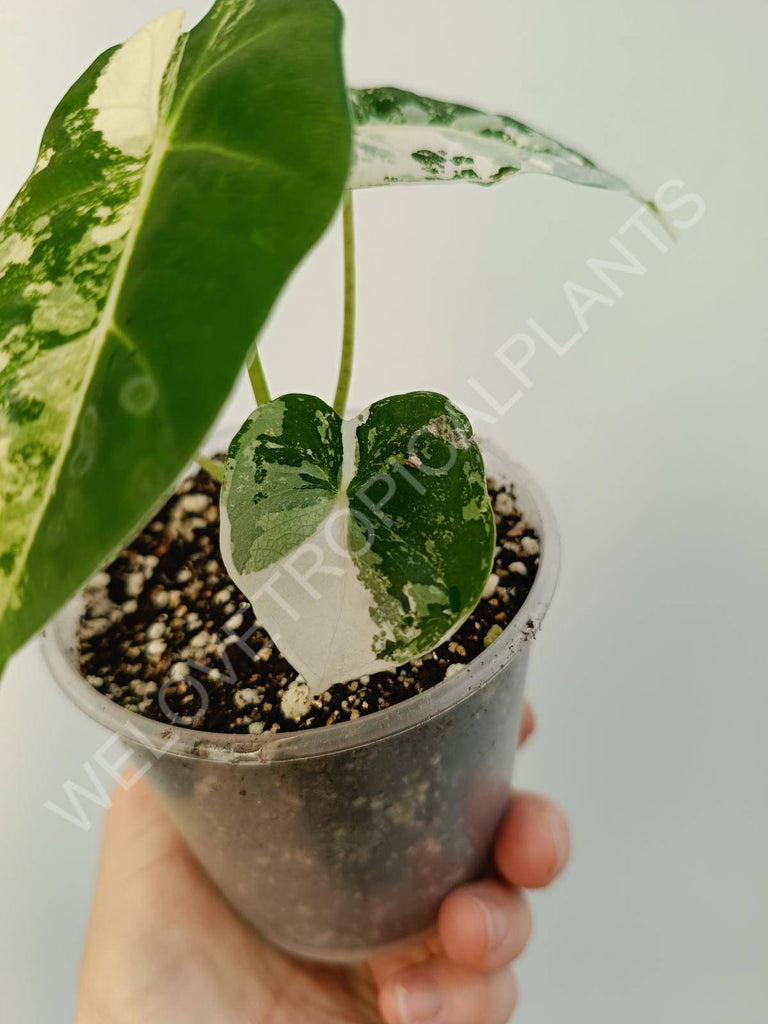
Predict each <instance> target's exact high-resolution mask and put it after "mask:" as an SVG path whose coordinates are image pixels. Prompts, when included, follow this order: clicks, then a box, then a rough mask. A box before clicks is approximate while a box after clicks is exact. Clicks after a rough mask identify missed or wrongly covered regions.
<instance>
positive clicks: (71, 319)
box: [0, 0, 350, 665]
mask: <svg viewBox="0 0 768 1024" xmlns="http://www.w3.org/2000/svg"><path fill="white" fill-rule="evenodd" d="M182 16H183V14H182V12H180V11H176V12H173V13H171V14H169V15H167V16H165V17H163V18H160V19H159V20H158V21H155V22H153V23H152V24H151V25H149V26H147V27H146V28H145V29H144V30H143V31H141V32H140V33H139V34H138V35H137V36H135V37H134V38H133V39H132V40H130V41H129V42H128V43H126V44H125V45H124V46H122V47H120V48H118V49H113V50H110V51H108V52H107V53H105V54H104V55H103V56H101V57H100V58H99V59H98V60H97V61H96V62H95V64H94V65H93V66H92V67H91V68H90V70H88V71H87V72H86V73H85V74H84V75H83V77H82V78H81V79H80V80H79V81H78V82H77V83H76V84H75V85H74V86H73V87H72V89H71V90H70V91H69V93H68V94H67V95H66V97H65V98H64V100H63V101H62V102H61V104H60V105H59V107H58V108H57V110H56V111H55V113H54V115H53V117H52V119H51V122H50V124H49V125H48V128H47V130H46V132H45V135H44V138H43V143H42V147H41V151H40V157H39V160H38V162H37V166H36V168H35V171H34V173H33V175H32V177H31V178H30V179H29V181H28V182H27V183H26V185H25V186H24V187H23V189H22V190H21V192H20V194H19V195H18V197H17V198H16V200H15V201H14V203H13V205H12V206H11V208H10V209H9V211H8V212H7V214H6V215H5V217H4V218H3V220H2V222H0V510H1V512H2V540H1V541H0V665H1V664H2V662H3V661H4V660H5V659H6V658H7V657H8V655H9V654H10V653H12V652H13V650H14V649H15V648H17V647H18V646H19V645H20V644H21V643H22V642H23V641H24V640H25V639H26V638H27V637H28V636H30V635H31V634H32V633H33V632H34V631H35V630H37V629H38V628H39V627H40V626H41V625H43V624H44V623H45V621H46V620H47V619H48V618H49V617H50V615H51V614H52V612H53V611H54V610H55V609H56V608H57V607H58V606H59V605H60V604H61V603H62V602H63V601H65V600H66V599H67V597H68V596H69V595H70V594H72V593H73V592H75V591H76V589H77V588H78V586H79V585H81V583H82V582H83V581H84V580H85V579H87V577H88V575H89V574H90V573H91V572H92V571H94V570H95V569H96V568H97V567H98V566H99V565H100V564H101V563H103V562H104V560H105V559H106V558H107V557H108V556H109V555H110V553H111V552H112V551H114V550H116V549H117V548H118V547H119V545H120V544H121V543H122V542H124V540H125V539H126V538H127V537H129V536H130V534H131V533H132V531H133V530H135V529H136V528H137V526H138V525H139V523H140V522H141V521H142V520H143V519H144V518H145V517H146V516H147V515H148V513H149V511H150V510H151V509H152V508H153V507H154V506H156V505H157V504H158V502H159V500H160V499H161V498H162V495H163V494H164V492H165V491H167V489H168V488H169V487H171V485H172V484H173V481H174V478H175V477H176V476H177V475H178V473H179V472H180V471H181V470H182V469H183V467H184V466H185V465H186V464H187V463H188V462H189V461H190V459H191V457H192V456H193V454H194V452H195V451H196V449H197V447H198V445H199V443H200V441H201V439H202V438H203V437H204V435H205V434H206V432H207V430H208V428H209V426H210V424H211V422H212V421H213V419H214V418H215V416H216V414H217V413H218V411H219V409H220V408H221V405H222V403H223V402H224V400H225V399H226V396H227V395H228V393H229V391H230V389H231V387H232V385H233V382H234V381H235V378H236V375H237V373H238V371H239V370H240V368H241V367H242V365H243V362H244V360H245V358H246V356H247V354H248V352H249V350H250V349H251V347H252V344H253V342H254V339H255V337H256V335H257V333H258V331H259V330H260V328H261V326H262V325H263V323H264V321H265V319H266V317H267V315H268V313H269V311H270V309H271V307H272V305H273V303H274V301H275V298H276V297H277V295H278V293H279V292H280V290H281V288H282V286H283V284H284V283H285V281H286V279H287V277H288V276H289V274H290V273H291V272H292V270H293V269H294V267H295V266H296V264H297V263H298V262H299V260H300V259H301V258H302V257H303V256H304V254H305V253H306V252H307V250H308V249H309V248H310V246H312V245H313V244H314V242H315V241H316V240H317V239H318V237H319V236H320V234H321V233H322V232H323V230H324V229H325V227H326V226H327V224H328V222H329V220H330V218H331V216H332V214H333V212H334V210H335V208H336V206H337V204H338V202H339V199H340V196H341V193H342V190H343V185H344V181H345V179H346V174H347V170H348V164H349V149H350V126H349V111H348V101H347V96H346V90H345V86H344V81H343V72H342V63H341V54H340V42H341V30H342V24H341V17H340V15H339V12H338V10H337V8H336V7H335V5H334V4H333V3H332V2H331V0H218V2H217V3H216V4H215V5H214V7H213V8H212V10H211V12H210V13H209V14H208V15H207V16H206V17H205V18H204V19H203V20H202V21H201V22H200V23H199V24H198V25H197V26H196V27H195V28H194V29H193V30H192V31H191V32H190V33H188V34H180V27H181V20H182Z"/></svg>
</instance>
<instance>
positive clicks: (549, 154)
mask: <svg viewBox="0 0 768 1024" xmlns="http://www.w3.org/2000/svg"><path fill="white" fill-rule="evenodd" d="M350 95H351V100H352V118H353V123H354V131H355V152H354V163H353V167H352V172H351V177H350V180H349V183H348V187H349V188H371V187H373V186H376V185H396V184H401V183H418V182H434V181H453V182H456V181H464V182H472V183H474V184H476V185H494V184H496V182H499V181H503V180H504V179H505V178H509V177H512V176H513V175H515V174H531V173H533V174H552V175H555V177H558V178H563V179H564V180H565V181H570V182H573V183H574V184H576V185H588V186H590V187H592V188H602V189H610V190H612V191H614V192H625V193H627V194H628V195H631V196H633V197H634V198H636V199H638V201H639V202H641V203H645V202H646V201H645V200H644V199H642V198H641V197H640V196H637V195H636V194H635V193H634V192H633V191H632V189H631V188H630V187H629V185H627V183H626V182H624V181H622V180H621V179H620V178H617V177H616V176H615V175H613V174H609V173H608V171H603V170H601V169H600V168H599V167H597V166H596V165H595V164H594V163H592V161H591V160H590V159H589V158H588V157H586V156H584V155H583V154H582V153H578V152H577V151H576V150H575V149H570V148H569V147H568V146H565V145H563V143H561V142H557V141H556V140H555V139H552V138H550V137H549V136H548V135H542V133H541V132H537V131H534V129H533V128H529V127H528V126H527V125H524V124H522V123H521V122H520V121H516V120H515V119H514V118H512V117H505V116H504V115H502V114H485V113H483V112H482V111H480V110H475V109H473V108H472V107H464V106H460V105H459V104H456V103H445V102H443V101H441V100H433V99H428V98H427V97H426V96H417V95H416V94H415V93H412V92H404V91H403V90H402V89H391V88H379V89H355V90H352V91H351V93H350Z"/></svg>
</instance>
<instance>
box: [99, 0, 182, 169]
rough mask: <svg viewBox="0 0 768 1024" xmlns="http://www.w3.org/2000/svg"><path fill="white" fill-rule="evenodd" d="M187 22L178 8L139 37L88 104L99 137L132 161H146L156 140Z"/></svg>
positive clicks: (102, 77)
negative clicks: (164, 90) (163, 94)
mask: <svg viewBox="0 0 768 1024" xmlns="http://www.w3.org/2000/svg"><path fill="white" fill-rule="evenodd" d="M183 21H184V11H183V10H182V9H181V8H178V9H177V10H175V11H170V12H169V13H168V14H166V15H163V17H161V18H158V19H157V20H156V21H153V22H151V23H150V24H149V25H147V26H146V27H145V28H143V29H141V31H140V32H137V33H136V35H135V36H133V38H132V39H130V40H129V41H128V42H127V43H126V44H125V45H124V46H121V47H120V49H119V50H118V51H117V53H116V54H115V55H114V57H113V58H112V60H111V61H110V62H109V64H107V66H106V68H105V69H104V71H103V72H102V73H101V75H100V77H99V80H98V82H97V83H96V89H95V90H94V92H93V93H92V95H91V97H90V99H89V100H88V106H89V107H90V108H91V110H93V111H94V114H95V116H94V119H93V126H94V128H95V129H96V131H99V132H101V134H102V135H103V137H104V141H105V142H106V143H107V145H108V146H111V147H112V148H113V149H119V150H120V152H121V153H124V154H125V155H126V156H132V157H142V156H144V155H145V154H146V153H147V151H148V150H149V148H150V146H151V145H152V143H153V142H154V140H155V133H156V131H157V124H158V120H159V111H160V90H161V87H162V84H163V78H164V76H165V72H166V69H167V67H168V64H169V62H170V59H171V56H172V55H173V51H174V49H175V48H176V43H177V42H178V39H179V35H180V34H181V25H182V22H183Z"/></svg>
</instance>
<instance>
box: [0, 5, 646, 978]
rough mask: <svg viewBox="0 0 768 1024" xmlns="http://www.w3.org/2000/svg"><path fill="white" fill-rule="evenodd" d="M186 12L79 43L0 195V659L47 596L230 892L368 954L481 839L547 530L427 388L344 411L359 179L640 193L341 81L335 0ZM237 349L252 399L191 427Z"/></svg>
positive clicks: (295, 943)
mask: <svg viewBox="0 0 768 1024" xmlns="http://www.w3.org/2000/svg"><path fill="white" fill-rule="evenodd" d="M181 23H182V13H181V12H178V11H176V12H172V13H171V14H169V15H167V16H165V17H163V18H160V19H159V20H157V21H155V22H153V23H152V24H151V25H149V26H147V27H146V28H144V29H143V30H142V31H141V32H139V33H138V34H137V35H136V36H135V37H134V38H133V39H131V40H130V41H129V42H127V43H126V44H125V45H123V46H120V47H116V48H114V49H112V50H109V51H107V52H106V53H105V54H103V55H102V56H101V57H99V58H98V60H97V61H96V62H95V63H94V64H93V65H92V67H91V68H90V69H89V70H88V71H86V72H85V74H84V75H83V76H82V78H81V79H80V80H79V81H78V82H77V83H76V84H75V85H74V86H73V87H72V89H71V90H70V91H69V92H68V93H67V95H66V96H65V97H64V99H63V100H62V102H61V103H60V104H59V106H58V107H57V109H56V111H55V112H54V115H53V117H52V119H51V121H50V123H49V125H48V127H47V129H46V132H45V134H44V137H43V142H42V146H41V150H40V156H39V159H38V162H37V165H36V167H35V169H34V172H33V174H32V176H31V177H30V179H29V180H28V182H27V183H26V184H25V185H24V187H23V188H22V190H21V192H20V193H19V195H18V196H17V198H16V200H15V201H14V203H13V204H12V206H11V207H10V209H9V210H8V212H7V213H6V215H5V217H4V219H3V221H2V223H1V224H0V339H2V342H1V345H2V357H0V368H1V369H0V401H1V402H2V416H1V418H0V431H1V432H2V484H1V487H2V542H1V543H0V663H4V662H5V661H6V660H7V659H8V657H10V655H11V654H12V653H13V652H14V651H15V650H16V649H17V648H18V647H19V646H20V645H21V644H23V643H24V642H25V641H26V640H27V639H29V638H30V637H31V636H32V635H33V634H35V633H36V632H37V631H38V630H39V629H40V628H41V627H43V626H44V625H45V624H46V623H48V622H49V620H51V617H52V616H53V615H54V614H55V613H56V612H57V610H58V609H59V608H61V607H62V606H64V610H63V611H61V612H60V613H59V614H58V615H57V616H56V617H55V618H54V619H53V621H52V622H51V624H50V626H49V629H48V638H47V641H46V651H47V655H48V658H49V662H50V664H51V666H52V668H53V670H54V673H55V674H56V676H57V678H58V680H59V682H60V683H61V685H62V686H63V688H64V689H65V690H66V692H67V693H68V694H69V695H70V696H71V698H72V699H73V700H74V701H75V703H77V704H78V705H79V706H80V707H82V708H83V709H84V710H85V711H86V712H87V713H88V714H90V715H92V716H93V717H94V718H95V719H96V720H97V721H99V722H101V723H102V724H104V725H105V726H107V727H108V728H110V729H112V730H113V731H114V732H115V733H116V734H117V735H119V736H120V737H122V738H123V739H124V740H125V741H126V742H127V743H128V744H129V746H131V747H132V749H133V750H134V752H135V755H136V761H137V764H138V765H139V766H140V771H141V772H143V771H144V770H146V769H147V768H149V767H150V766H151V772H150V777H151V779H152V780H153V782H154V784H155V785H156V786H157V787H158V788H159V790H160V791H161V792H162V793H163V794H164V795H165V798H166V800H167V802H168V805H169V808H170V810H171V812H172V814H173V816H174V818H175V820H176V822H177V823H178V825H179V827H180V828H181V829H182V831H183V832H184V834H185V836H186V837H187V839H188V840H189V842H190V844H191V846H192V848H193V849H194V850H195V852H196V853H197V855H198V856H199V858H200V860H201V862H202V863H203V865H204V866H205V867H206V869H207V870H208V872H209V873H210V875H211V876H212V877H213V879H214V880H215V881H216V882H217V883H218V884H219V886H220V887H221V888H222V890H223V892H224V893H225V894H226V895H227V896H228V897H229V898H230V900H231V901H232V902H233V903H234V905H235V906H236V907H237V908H238V909H239V910H241V911H242V912H243V914H244V915H245V916H246V917H247V918H248V919H249V920H251V921H252V923H253V924H254V925H255V926H256V927H257V928H259V929H260V930H261V931H262V932H263V933H264V934H266V935H267V936H268V937H269V938H270V939H271V940H272V941H274V942H276V943H277V944H279V945H281V946H283V947H284V948H286V949H287V950H289V951H291V952H293V953H297V954H300V955H304V956H308V957H313V958H316V959H325V960H333V961H344V960H355V959H361V958H363V957H364V956H367V955H369V954H370V953H371V951H372V950H374V949H379V948H381V947H382V946H385V945H387V944H390V943H393V942H395V941H398V940H400V939H402V938H405V937H407V936H410V935H413V934H415V933H417V932H418V931H420V930H422V929H424V928H426V927H428V926H429V925H430V923H431V921H432V919H433V916H434V914H435V911H436V908H437V906H438V905H439V903H440V901H441V900H442V898H443V897H444V896H445V894H446V892H448V891H449V890H450V889H451V888H453V887H454V886H455V885H457V884H458V883H460V882H462V881H464V880H466V879H468V878H470V877H473V876H475V875H477V874H478V873H479V872H481V871H482V870H483V869H484V867H485V865H486V860H487V856H488V851H489V848H490V844H491V841H492V837H493V834H494V831H495V829H496V826H497V823H498V820H499V816H500V814H501V811H502V809H503V805H504V802H505V800H506V795H507V786H508V781H509V778H510V776H511V772H512V762H513V757H514V746H515V743H514V737H515V735H516V730H517V725H518V721H519V715H520V709H521V704H522V695H523V687H524V681H525V673H526V666H527V659H528V653H529V648H530V643H529V641H530V640H531V638H532V637H533V635H534V634H535V632H536V630H537V628H538V625H539V623H540V621H541V618H542V616H543V614H544V612H545V611H546V608H547V607H548V604H549V602H550V599H551V596H552V593H553V589H554V584H555V580H556V576H557V569H558V541H557V533H556V528H555V525H554V523H553V520H552V516H551V513H550V511H549V508H548V506H547V503H546V501H545V499H544V498H543V496H542V495H541V494H540V492H539V491H538V489H537V487H536V485H535V484H534V483H533V481H531V480H530V478H529V477H528V476H527V475H526V474H525V473H524V471H523V470H522V469H520V467H518V466H517V465H516V464H515V463H514V462H513V461H512V460H511V459H510V458H509V457H508V456H507V455H506V454H505V453H502V452H497V451H495V450H493V449H492V447H491V446H488V445H483V446H482V447H483V450H482V451H481V448H480V446H479V445H478V443H477V441H476V440H475V438H474V436H473V432H472V427H471V425H470V423H469V421H468V420H467V418H466V416H464V415H463V414H462V413H461V411H460V410H459V409H458V408H457V407H456V406H454V405H453V403H451V402H450V401H449V400H448V399H447V398H445V397H444V396H442V395H440V394H438V393H436V392H415V393H406V394H402V395H398V396H394V397H384V398H382V399H381V400H380V401H377V402H375V403H374V404H373V405H372V406H371V407H370V408H369V409H367V410H365V411H364V412H363V413H362V414H360V415H359V416H356V417H353V418H345V414H346V405H347V395H348V391H349V383H350V377H351V370H352V361H353V351H354V322H355V316H354V245H353V241H354V223H353V220H354V213H353V199H352V197H353V193H354V191H355V190H356V189H362V188H367V187H374V186H385V185H390V184H397V183H403V182H405V183H409V182H410V183H428V182H458V183H461V182H465V183H474V184H482V185H489V184H493V183H496V182H499V181H502V180H505V179H507V178H509V177H512V176H514V175H515V174H517V173H521V172H526V171H530V172H537V173H547V174H554V175H557V176H558V177H561V178H564V179H566V180H569V181H572V182H575V183H577V184H583V185H589V186H594V187H598V188H604V189H612V190H618V191H623V192H627V193H630V194H632V193H631V192H630V190H629V188H628V187H627V186H626V185H625V184H624V183H623V182H622V181H620V180H619V179H617V178H615V177H614V176H612V175H610V174H608V173H607V172H604V171H602V170H600V169H599V168H597V167H596V166H595V165H594V164H593V163H592V162H591V161H589V160H588V159H587V158H586V157H584V156H582V155H581V154H579V153H576V152H575V151H574V150H572V149H569V148H568V147H566V146H564V145H562V144H560V143H557V142H556V141H554V140H553V139H550V138H548V137H547V136H544V135H542V134H540V133H538V132H536V131H534V130H532V129H530V128H528V127H526V126H524V125H522V124H521V123H519V122H518V121H515V120H513V119H511V118H507V117H501V116H491V115H487V114H484V113H482V112H479V111H476V110H473V109H471V108H468V107H464V106H459V105H456V104H453V103H445V102H442V101H437V100H432V99H426V98H424V97H420V96H416V95H413V94H411V93H406V92H403V91H401V90H396V89H391V88H382V89H366V90H360V91H354V90H353V91H348V89H347V86H346V84H345V81H344V75H343V68H342V59H341V31H342V23H341V18H340V15H339V12H338V10H337V9H336V7H335V5H334V4H333V3H332V2H331V0H217V2H216V3H215V4H214V6H213V7H212V9H211V11H210V12H209V14H208V15H207V16H206V17H204V18H203V19H202V21H201V22H200V23H199V24H198V25H197V26H196V27H195V28H193V29H192V30H191V31H189V32H182V29H181ZM339 204H342V205H343V220H344V237H345V245H346V260H345V266H346V309H345V314H346V316H345V331H344V339H343V353H342V362H341V368H340V373H339V383H338V388H337V392H336V396H335V400H334V403H333V405H332V406H331V405H330V404H327V403H326V402H325V401H323V400H322V399H321V398H319V397H315V396H308V395H285V396H282V397H281V398H278V399H276V400H272V399H271V396H270V393H269V390H268V386H267V382H266V379H265V375H264V372H263V369H262V366H261V363H260V360H259V355H258V351H257V349H256V348H255V343H254V339H257V338H258V335H259V332H260V330H261V328H262V327H263V325H264V322H265V320H266V318H267V316H268V314H269V312H270V310H271V308H272V306H273V304H274V302H275V299H276V297H277V296H278V294H279V293H280V291H281V290H282V288H283V286H284V285H285V283H286V281H287V279H288V277H289V276H290V274H291V272H292V271H293V270H294V268H295V267H296V265H297V264H298V263H299V261H300V260H301V259H302V258H303V257H304V256H305V254H306V253H307V252H308V251H309V250H310V249H311V247H312V246H313V245H314V243H315V242H316V241H317V239H318V238H319V237H320V235H321V234H322V233H323V231H324V230H325V229H326V227H327V226H328V224H329V222H330V220H331V218H332V216H333V214H334V212H335V211H336V209H337V207H338V206H339ZM649 205H650V204H649ZM243 365H246V366H247V367H248V372H249V374H250V378H251V381H252V383H253V390H254V395H255V399H256V401H257V403H258V406H257V408H256V410H255V411H254V412H253V413H252V415H251V416H249V417H248V419H247V420H246V422H245V424H243V425H242V426H241V427H240V429H239V430H237V432H236V433H235V436H234V438H232V437H231V436H227V437H226V438H221V437H220V436H216V437H214V438H213V439H212V440H209V442H207V444H206V443H205V439H206V437H207V435H208V433H209V430H210V428H211V424H212V423H213V421H214V419H215V417H216V415H217V414H218V412H219V410H220V409H221V407H222V406H223V404H224V402H225V400H226V398H227V396H228V394H229V392H230V389H231V388H232V386H233V383H234V381H235V379H236V377H237V375H238V373H239V371H240V370H241V368H242V367H243ZM406 384H407V382H406ZM201 449H202V450H201ZM224 452H226V458H225V460H224V461H223V463H222V461H220V460H219V459H218V458H217V456H218V455H220V454H223V453H224ZM193 460H195V461H197V463H198V466H199V467H200V468H199V470H195V469H194V468H193V469H192V470H188V469H187V468H186V467H188V466H189V465H190V463H191V462H192V461H193ZM489 488H490V493H489ZM219 509H220V511H219ZM219 528H220V531H219ZM219 532H220V546H219ZM105 565H106V566H107V568H106V569H104V568H103V567H104V566H105ZM94 573H96V575H95V576H94ZM89 580H90V582H88V581H89ZM84 586H85V589H84V590H83V587H84ZM73 595H76V596H75V597H74V598H73Z"/></svg>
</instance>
